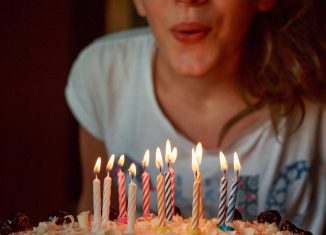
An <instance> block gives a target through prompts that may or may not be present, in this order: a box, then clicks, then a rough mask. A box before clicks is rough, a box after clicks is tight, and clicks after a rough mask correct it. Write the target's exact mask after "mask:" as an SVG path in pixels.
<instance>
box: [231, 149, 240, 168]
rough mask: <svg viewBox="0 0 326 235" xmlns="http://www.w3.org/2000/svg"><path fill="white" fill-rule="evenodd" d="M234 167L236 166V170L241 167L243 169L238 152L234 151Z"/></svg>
mask: <svg viewBox="0 0 326 235" xmlns="http://www.w3.org/2000/svg"><path fill="white" fill-rule="evenodd" d="M233 167H234V171H240V169H241V165H240V161H239V157H238V154H237V153H236V152H235V153H234V156H233Z"/></svg>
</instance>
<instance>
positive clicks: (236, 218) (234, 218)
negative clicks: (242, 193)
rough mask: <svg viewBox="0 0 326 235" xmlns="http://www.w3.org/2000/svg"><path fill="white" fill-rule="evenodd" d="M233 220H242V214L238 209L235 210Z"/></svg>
mask: <svg viewBox="0 0 326 235" xmlns="http://www.w3.org/2000/svg"><path fill="white" fill-rule="evenodd" d="M233 220H242V215H241V213H240V211H239V210H238V209H235V210H234V215H233Z"/></svg>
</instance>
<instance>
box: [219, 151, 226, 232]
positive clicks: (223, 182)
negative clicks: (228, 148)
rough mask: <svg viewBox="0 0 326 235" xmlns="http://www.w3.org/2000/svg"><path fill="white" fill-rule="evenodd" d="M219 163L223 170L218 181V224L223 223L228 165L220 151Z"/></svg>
mask: <svg viewBox="0 0 326 235" xmlns="http://www.w3.org/2000/svg"><path fill="white" fill-rule="evenodd" d="M220 164H221V169H222V171H223V177H222V178H221V181H220V203H219V208H218V222H217V224H218V225H223V224H225V217H226V196H227V184H228V180H227V178H226V170H227V169H228V165H227V162H226V159H225V156H224V154H223V153H222V152H220Z"/></svg>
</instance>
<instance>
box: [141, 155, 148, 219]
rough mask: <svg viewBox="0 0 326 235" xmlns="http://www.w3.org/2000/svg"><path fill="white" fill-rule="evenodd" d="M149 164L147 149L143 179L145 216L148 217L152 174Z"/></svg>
mask: <svg viewBox="0 0 326 235" xmlns="http://www.w3.org/2000/svg"><path fill="white" fill-rule="evenodd" d="M148 165H149V150H146V152H145V155H144V159H143V167H144V172H143V173H142V179H143V216H144V217H148V216H149V204H150V200H149V181H150V176H149V173H148V172H147V167H148Z"/></svg>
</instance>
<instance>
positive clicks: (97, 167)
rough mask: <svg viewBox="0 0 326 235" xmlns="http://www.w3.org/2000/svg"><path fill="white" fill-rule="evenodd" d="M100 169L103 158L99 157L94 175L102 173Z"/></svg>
mask: <svg viewBox="0 0 326 235" xmlns="http://www.w3.org/2000/svg"><path fill="white" fill-rule="evenodd" d="M100 169H101V157H98V158H97V160H96V163H95V166H94V173H95V174H98V173H100Z"/></svg>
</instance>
